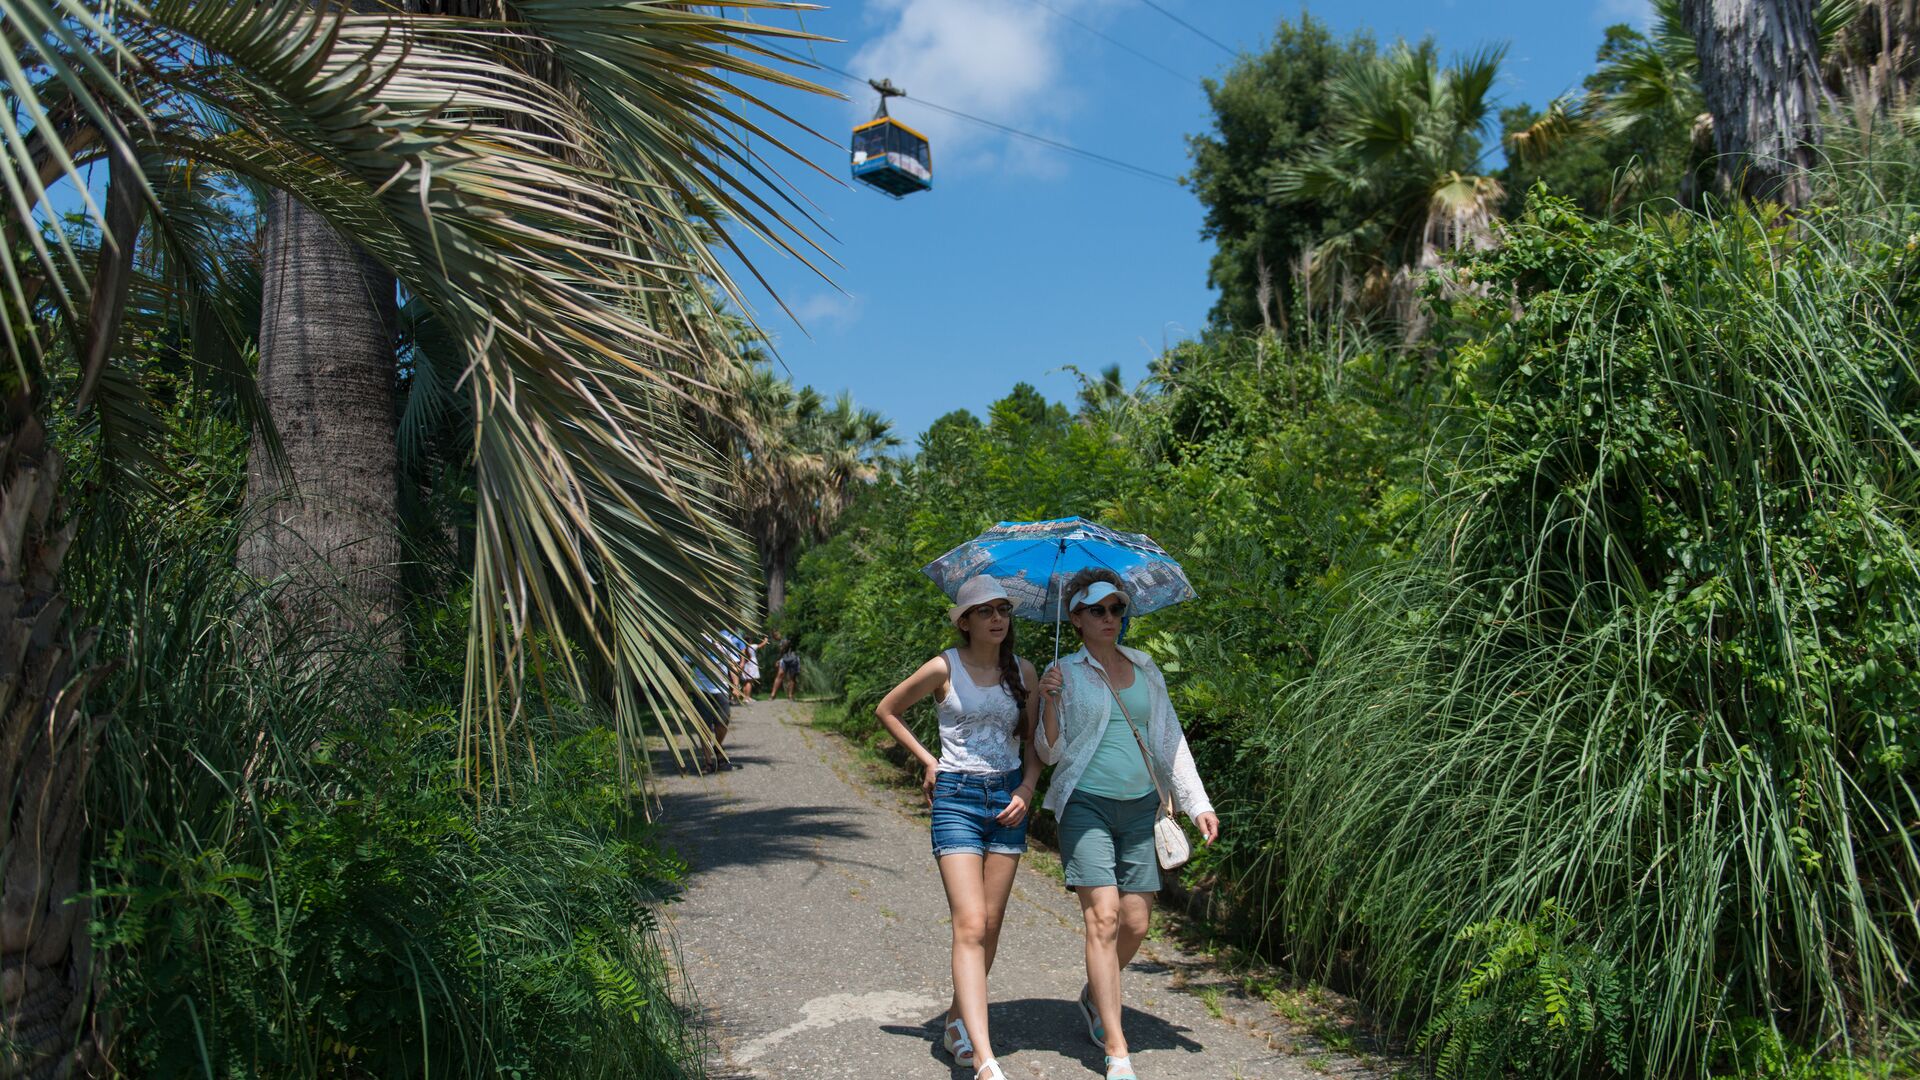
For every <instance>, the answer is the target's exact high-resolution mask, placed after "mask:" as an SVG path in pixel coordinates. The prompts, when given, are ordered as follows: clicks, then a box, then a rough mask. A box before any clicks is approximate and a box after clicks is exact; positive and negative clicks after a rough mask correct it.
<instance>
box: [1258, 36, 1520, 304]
mask: <svg viewBox="0 0 1920 1080" xmlns="http://www.w3.org/2000/svg"><path fill="white" fill-rule="evenodd" d="M1504 55H1505V50H1504V48H1492V49H1487V50H1483V51H1481V52H1479V53H1476V54H1474V55H1471V56H1467V57H1464V58H1462V59H1460V60H1457V61H1456V62H1454V63H1453V64H1451V65H1446V66H1442V64H1441V63H1440V60H1439V56H1438V53H1437V52H1436V50H1435V48H1434V45H1433V43H1432V42H1431V41H1427V42H1422V43H1421V44H1419V45H1415V46H1409V45H1405V44H1402V45H1399V46H1397V47H1396V48H1394V49H1393V50H1391V51H1389V52H1387V53H1385V54H1383V55H1381V56H1377V57H1368V58H1365V59H1361V60H1357V61H1355V62H1354V63H1352V64H1351V65H1349V66H1348V67H1347V68H1345V69H1344V70H1342V71H1341V72H1340V73H1339V74H1338V75H1337V76H1336V77H1335V79H1334V81H1333V84H1332V86H1331V87H1329V95H1328V96H1329V111H1330V114H1331V115H1330V117H1329V121H1328V125H1327V132H1326V135H1325V136H1324V137H1323V138H1322V139H1320V140H1319V141H1318V143H1317V144H1316V145H1315V146H1314V148H1313V149H1312V150H1311V151H1310V152H1309V153H1308V154H1307V156H1306V157H1305V158H1304V159H1303V160H1301V161H1298V162H1293V163H1290V164H1288V165H1287V166H1286V167H1284V168H1282V169H1281V170H1280V171H1279V172H1278V173H1276V174H1275V176H1274V178H1273V181H1272V187H1271V193H1272V195H1273V196H1274V197H1275V198H1277V199H1281V200H1286V201H1292V202H1310V201H1312V202H1332V203H1336V204H1338V203H1344V204H1346V205H1350V206H1352V207H1354V208H1355V210H1356V213H1357V214H1358V223H1357V224H1355V225H1353V226H1352V227H1351V228H1348V229H1346V230H1343V231H1341V232H1339V233H1336V234H1334V235H1332V236H1329V237H1326V238H1324V239H1322V240H1321V241H1320V242H1319V244H1318V245H1316V247H1315V248H1314V250H1313V251H1311V252H1310V253H1308V256H1307V258H1306V260H1305V264H1304V265H1303V266H1302V267H1301V268H1300V273H1301V275H1302V276H1304V277H1305V278H1306V279H1307V281H1308V282H1309V283H1311V282H1312V280H1313V279H1314V278H1322V279H1323V280H1324V279H1325V278H1328V277H1332V278H1336V279H1344V280H1345V281H1346V282H1348V283H1353V282H1357V283H1358V287H1359V289H1360V290H1361V291H1362V292H1363V293H1364V294H1366V295H1367V296H1369V297H1370V298H1372V299H1373V300H1374V301H1375V302H1378V301H1380V300H1383V299H1386V298H1387V293H1388V288H1389V286H1390V285H1391V284H1392V283H1393V282H1394V281H1395V279H1396V278H1397V279H1399V280H1401V281H1403V282H1404V281H1405V280H1406V278H1407V274H1408V272H1409V271H1412V270H1424V269H1432V268H1434V267H1436V266H1438V265H1439V264H1440V260H1441V256H1442V255H1443V254H1444V253H1445V252H1447V251H1451V250H1454V249H1456V248H1462V247H1468V246H1483V245H1486V244H1489V243H1491V242H1492V236H1493V221H1494V214H1495V210H1496V208H1497V207H1498V206H1499V205H1500V200H1501V198H1502V197H1503V195H1504V192H1502V190H1501V188H1500V184H1499V182H1498V181H1496V180H1495V179H1494V178H1493V177H1492V176H1490V175H1487V174H1486V173H1485V172H1484V171H1483V169H1482V163H1483V157H1484V143H1483V139H1484V136H1485V135H1486V134H1487V131H1488V129H1489V127H1490V125H1491V123H1492V120H1493V99H1492V91H1493V84H1494V80H1495V79H1496V78H1497V77H1498V75H1499V71H1500V62H1501V60H1502V58H1503V57H1504ZM1312 290H1313V293H1314V294H1315V295H1319V296H1326V295H1328V292H1327V287H1326V286H1323V285H1313V286H1312Z"/></svg>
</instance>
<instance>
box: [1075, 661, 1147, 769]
mask: <svg viewBox="0 0 1920 1080" xmlns="http://www.w3.org/2000/svg"><path fill="white" fill-rule="evenodd" d="M1120 700H1121V701H1124V702H1126V705H1127V712H1128V713H1129V714H1131V715H1132V716H1133V723H1134V726H1136V727H1138V728H1139V729H1140V737H1141V738H1143V739H1144V738H1146V736H1147V718H1148V716H1149V715H1150V714H1151V713H1152V710H1153V696H1152V694H1151V693H1150V692H1149V691H1148V690H1147V677H1146V675H1145V674H1144V673H1141V672H1138V671H1136V672H1135V673H1134V676H1133V685H1132V686H1129V687H1127V688H1126V689H1125V690H1122V691H1120ZM1109 701H1111V699H1109ZM1110 711H1111V713H1112V715H1110V716H1109V717H1108V718H1107V730H1106V733H1105V734H1103V735H1101V736H1100V745H1099V746H1098V747H1096V748H1095V749H1094V751H1093V757H1092V758H1091V759H1090V760H1088V762H1087V767H1086V770H1085V771H1084V772H1082V773H1081V774H1080V780H1079V782H1078V783H1076V784H1075V785H1074V786H1073V790H1074V794H1076V795H1077V794H1079V793H1080V792H1082V791H1084V792H1086V793H1087V794H1089V795H1098V796H1100V797H1102V798H1106V799H1138V798H1140V797H1141V796H1143V795H1151V794H1153V790H1154V788H1153V774H1152V773H1150V772H1148V771H1147V763H1146V761H1145V760H1144V759H1143V758H1141V756H1140V744H1139V743H1137V742H1134V741H1133V732H1132V731H1129V730H1128V729H1127V718H1126V716H1124V715H1122V714H1121V712H1120V706H1118V705H1114V706H1112V708H1111V710H1110Z"/></svg>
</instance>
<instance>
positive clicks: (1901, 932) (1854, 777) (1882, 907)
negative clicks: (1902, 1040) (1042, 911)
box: [1263, 193, 1920, 1075]
mask: <svg viewBox="0 0 1920 1080" xmlns="http://www.w3.org/2000/svg"><path fill="white" fill-rule="evenodd" d="M1917 220H1920V219H1917V218H1916V217H1915V215H1914V214H1913V212H1912V211H1910V210H1909V209H1907V208H1905V207H1900V206H1890V207H1882V208H1880V209H1879V210H1878V211H1876V212H1873V213H1870V214H1858V215H1846V216H1840V215H1829V216H1824V217H1822V216H1815V217H1813V218H1811V219H1810V220H1807V221H1804V222H1801V223H1799V224H1797V225H1795V226H1792V227H1790V228H1785V227H1769V226H1767V225H1766V224H1764V223H1763V222H1762V221H1761V220H1759V219H1757V218H1755V217H1753V216H1751V215H1749V214H1746V213H1732V214H1729V215H1728V216H1726V217H1724V218H1720V219H1717V220H1710V219H1705V218H1699V217H1693V216H1679V217H1674V218H1669V219H1660V218H1652V219H1647V220H1644V221H1641V222H1638V223H1628V224H1619V225H1613V224H1601V223H1596V222H1593V221H1591V220H1589V219H1587V218H1585V217H1583V216H1582V215H1580V214H1578V213H1577V212H1575V211H1574V209H1573V208H1572V206H1571V205H1570V204H1569V203H1567V202H1565V201H1562V200H1560V199H1557V198H1554V197H1551V196H1547V195H1545V194H1544V193H1540V194H1537V195H1536V197H1535V199H1534V200H1533V201H1532V203H1531V204H1530V209H1529V212H1528V214H1527V216H1526V217H1524V218H1523V219H1522V220H1520V221H1518V222H1516V223H1513V224H1512V225H1511V226H1510V227H1509V228H1508V229H1507V231H1506V234H1505V237H1504V243H1503V246H1502V247H1501V248H1500V249H1499V250H1498V251H1495V252H1490V253H1486V254H1483V255H1480V256H1477V257H1475V258H1473V259H1471V260H1469V261H1468V262H1467V264H1466V271H1467V272H1468V273H1470V274H1471V276H1472V278H1473V280H1475V281H1477V282H1478V283H1479V284H1480V286H1481V287H1482V289H1483V290H1484V293H1483V294H1482V295H1479V296H1473V295H1460V296H1455V297H1453V298H1452V299H1440V298H1435V299H1434V300H1433V301H1432V302H1433V304H1434V306H1435V308H1436V310H1437V311H1438V313H1439V314H1440V315H1441V316H1442V317H1443V325H1444V326H1445V330H1444V331H1443V332H1444V333H1446V334H1448V335H1450V338H1449V346H1450V347H1449V348H1448V350H1447V356H1448V360H1449V362H1450V365H1451V370H1452V372H1453V377H1454V379H1455V383H1456V405H1457V415H1456V423H1457V425H1458V426H1457V427H1456V428H1455V429H1454V430H1455V432H1456V433H1457V439H1456V441H1455V442H1453V443H1452V444H1451V445H1450V447H1449V451H1448V452H1449V455H1450V456H1449V457H1448V458H1447V459H1446V471H1445V474H1444V476H1443V477H1442V479H1441V490H1440V491H1439V493H1438V495H1437V497H1436V498H1435V499H1434V501H1433V503H1432V505H1431V507H1430V508H1429V509H1428V510H1427V512H1426V520H1427V522H1428V526H1427V529H1426V532H1425V538H1424V540H1423V541H1422V543H1421V544H1420V545H1419V554H1418V556H1417V557H1415V558H1412V559H1409V560H1406V561H1404V562H1402V563H1399V564H1395V565H1393V566H1390V567H1388V568H1385V569H1383V570H1382V571H1381V572H1380V573H1377V574H1375V575H1373V576H1372V577H1371V579H1370V580H1368V581H1366V582H1365V583H1364V584H1363V585H1362V586H1361V587H1360V588H1359V589H1358V593H1357V596H1356V598H1355V600H1354V602H1353V603H1352V604H1351V605H1350V606H1349V607H1348V608H1347V609H1346V613H1345V615H1344V616H1343V617H1342V619H1341V621H1340V623H1339V624H1338V626H1337V628H1336V630H1335V632H1334V634H1333V636H1332V638H1331V639H1330V643H1329V647H1328V650H1327V652H1326V654H1325V655H1324V656H1323V657H1322V660H1321V663H1320V664H1319V666H1318V668H1317V669H1316V671H1315V673H1314V676H1313V678H1312V679H1310V680H1308V681H1307V682H1306V683H1304V684H1303V685H1302V686H1300V687H1299V688H1298V690H1297V692H1296V693H1295V694H1293V695H1292V696H1291V698H1290V700H1289V705H1288V709H1287V711H1286V712H1285V713H1284V714H1283V717H1282V718H1281V719H1279V720H1277V721H1276V729H1275V734H1276V741H1275V743H1274V745H1275V747H1276V750H1275V752H1274V753H1273V754H1272V755H1271V756H1270V757H1269V759H1268V765H1269V767H1270V768H1271V769H1272V770H1273V771H1274V774H1275V776H1276V780H1275V796H1274V797H1273V799H1272V800H1271V801H1270V802H1269V803H1268V805H1267V809H1266V813H1265V815H1264V819H1263V820H1264V822H1265V825H1266V827H1267V828H1268V829H1269V830H1270V835H1271V837H1272V842H1273V849H1272V854H1271V857H1272V860H1273V862H1272V865H1271V867H1270V871H1269V872H1270V874H1271V878H1272V880H1274V881H1276V882H1281V883H1283V885H1282V887H1281V888H1280V890H1279V891H1278V892H1277V893H1276V894H1275V904H1274V909H1273V911H1272V916H1273V918H1274V920H1275V921H1276V922H1278V923H1279V924H1280V925H1283V926H1285V927H1286V932H1287V934H1288V939H1289V942H1290V945H1291V947H1292V948H1293V949H1294V950H1295V954H1296V955H1297V956H1298V957H1300V958H1301V959H1302V960H1304V961H1305V962H1307V963H1308V964H1310V965H1323V966H1324V965H1331V964H1333V963H1334V962H1335V960H1336V958H1351V957H1353V956H1357V957H1359V958H1360V961H1361V966H1362V969H1363V971H1364V973H1365V980H1366V987H1367V989H1368V991H1369V992H1370V994H1371V995H1373V996H1374V997H1375V999H1376V1000H1378V1001H1381V1002H1383V1003H1385V1004H1387V1005H1389V1006H1391V1007H1393V1008H1395V1009H1397V1010H1399V1011H1400V1012H1401V1013H1402V1015H1407V1016H1412V1017H1418V1016H1422V1015H1426V1014H1428V1013H1430V1011H1431V1010H1432V1009H1433V1008H1434V1007H1435V1003H1436V1002H1438V1003H1446V1004H1445V1005H1444V1008H1443V1011H1442V1013H1441V1015H1442V1017H1443V1020H1442V1021H1441V1023H1442V1027H1443V1028H1449V1027H1450V1028H1451V1029H1452V1030H1454V1031H1455V1032H1458V1031H1459V1027H1458V1025H1457V1024H1453V1023H1452V1022H1451V1020H1450V1019H1448V1018H1449V1017H1450V1016H1452V1017H1457V1016H1458V1015H1459V1010H1460V1009H1462V1008H1463V1007H1464V1003H1465V1002H1466V1001H1467V1000H1468V999H1471V998H1472V997H1473V995H1472V994H1471V993H1468V992H1467V988H1469V987H1471V986H1473V985H1474V983H1475V979H1476V975H1475V965H1476V964H1478V963H1481V962H1482V960H1483V957H1482V954H1481V951H1480V950H1481V943H1480V940H1479V938H1480V935H1474V934H1463V933H1462V931H1463V930H1464V929H1466V928H1468V927H1476V926H1478V927H1490V926H1491V927H1506V926H1511V925H1513V924H1514V923H1515V921H1516V920H1520V921H1524V920H1528V919H1531V918H1533V917H1534V916H1535V915H1536V913H1538V912H1539V911H1541V910H1542V907H1543V905H1545V904H1547V903H1548V902H1549V901H1551V902H1553V903H1554V904H1555V905H1556V906H1555V909H1554V910H1556V911H1559V912H1563V913H1564V914H1565V916H1566V917H1567V918H1568V919H1570V920H1571V922H1570V923H1568V924H1567V926H1566V929H1565V931H1564V933H1562V934H1561V937H1562V939H1563V947H1564V948H1566V949H1578V950H1583V951H1590V956H1591V964H1592V965H1594V966H1595V967H1596V970H1605V969H1609V968H1610V969H1612V970H1615V971H1617V972H1618V973H1619V975H1620V977H1623V978H1625V979H1626V980H1627V982H1628V985H1631V986H1633V987H1635V988H1636V989H1637V991H1638V992H1637V993H1635V994H1634V995H1632V996H1631V997H1629V999H1628V1002H1629V1008H1628V1013H1627V1021H1626V1022H1627V1025H1628V1030H1629V1032H1630V1035H1631V1037H1630V1039H1629V1046H1630V1050H1631V1057H1630V1065H1629V1067H1628V1068H1626V1069H1625V1070H1622V1071H1625V1072H1627V1073H1630V1074H1632V1075H1665V1074H1668V1073H1673V1072H1681V1071H1691V1070H1695V1069H1699V1068H1703V1067H1705V1066H1706V1065H1707V1064H1708V1059H1709V1054H1710V1053H1711V1052H1712V1050H1713V1048H1714V1047H1715V1046H1716V1045H1718V1044H1720V1043H1723V1042H1724V1040H1725V1039H1726V1037H1727V1035H1728V1033H1730V1032H1734V1031H1739V1030H1747V1029H1750V1028H1751V1027H1752V1025H1754V1024H1758V1025H1759V1026H1760V1027H1762V1028H1764V1029H1766V1030H1768V1031H1769V1032H1772V1033H1774V1034H1775V1036H1776V1037H1777V1038H1780V1039H1783V1040H1785V1042H1786V1043H1788V1044H1796V1045H1806V1046H1815V1045H1819V1046H1827V1047H1830V1048H1841V1049H1843V1050H1847V1051H1850V1052H1852V1053H1856V1054H1868V1053H1873V1052H1876V1051H1880V1050H1882V1049H1883V1046H1884V1044H1883V1041H1882V1040H1883V1037H1884V1035H1885V1033H1886V1031H1887V1030H1888V1024H1889V1023H1890V1022H1891V1021H1892V1020H1894V1019H1895V1018H1897V1017H1899V1016H1902V1015H1904V1016H1909V1017H1910V1016H1911V1015H1912V1014H1913V1005H1914V998H1913V994H1912V974H1913V973H1912V971H1911V970H1910V965H1911V961H1912V958H1913V957H1914V956H1917V955H1920V937H1917V936H1916V922H1915V919H1914V913H1913V908H1912V898H1913V897H1914V896H1915V895H1920V856H1916V854H1915V851H1914V848H1913V846H1912V844H1911V837H1912V833H1913V829H1914V827H1915V824H1914V823H1915V821H1916V815H1917V813H1920V801H1917V800H1916V797H1915V795H1914V791H1915V786H1914V784H1915V780H1916V768H1917V767H1920V757H1917V756H1916V753H1917V751H1920V741H1917V740H1920V721H1917V720H1916V718H1917V717H1920V688H1917V687H1916V684H1915V682H1914V679H1913V672H1914V671H1915V666H1916V663H1920V607H1916V605H1917V604H1920V550H1916V537H1917V536H1920V510H1916V501H1915V495H1916V492H1920V452H1917V451H1916V450H1915V446H1916V436H1920V413H1917V412H1916V405H1920V394H1917V389H1920V382H1917V381H1916V372H1915V368H1914V365H1913V358H1912V352H1911V346H1910V344H1909V342H1910V341H1911V333H1912V325H1913V323H1912V320H1913V317H1914V315H1915V312H1916V294H1915V291H1914V279H1913V276H1912V267H1913V259H1914V254H1913V252H1914V241H1913V240H1912V239H1911V236H1912V232H1913V228H1914V225H1915V223H1916V221H1917ZM1609 1030H1610V1028H1609V1027H1608V1026H1606V1025H1596V1026H1593V1027H1591V1028H1590V1029H1586V1030H1578V1029H1573V1030H1567V1031H1565V1032H1564V1034H1565V1036H1566V1038H1565V1039H1564V1040H1563V1041H1562V1042H1561V1043H1560V1044H1559V1045H1558V1046H1557V1047H1556V1048H1555V1052H1553V1053H1551V1054H1548V1055H1545V1056H1544V1057H1533V1058H1531V1059H1530V1064H1529V1066H1528V1070H1527V1071H1528V1072H1529V1073H1530V1074H1538V1075H1553V1074H1571V1073H1575V1072H1579V1071H1581V1070H1583V1069H1587V1068H1600V1067H1604V1066H1606V1065H1608V1064H1609V1063H1612V1064H1616V1065H1617V1064H1618V1062H1617V1061H1616V1060H1615V1055H1614V1052H1613V1050H1612V1047H1611V1045H1610V1044H1609V1043H1608V1041H1607V1039H1608V1038H1610V1036H1608V1035H1607V1033H1608V1031H1609ZM1462 1052H1465V1051H1462Z"/></svg>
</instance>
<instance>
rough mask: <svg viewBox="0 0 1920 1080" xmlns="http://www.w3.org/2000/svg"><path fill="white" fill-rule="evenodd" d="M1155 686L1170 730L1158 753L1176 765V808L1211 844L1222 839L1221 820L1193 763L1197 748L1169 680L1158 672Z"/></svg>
mask: <svg viewBox="0 0 1920 1080" xmlns="http://www.w3.org/2000/svg"><path fill="white" fill-rule="evenodd" d="M1152 670H1153V675H1152V686H1153V691H1154V693H1155V694H1158V695H1159V697H1160V701H1159V702H1158V705H1159V706H1160V707H1162V708H1165V709H1166V710H1167V723H1166V727H1165V729H1164V730H1163V732H1162V733H1161V735H1160V736H1159V738H1158V739H1156V740H1155V741H1156V742H1158V743H1161V744H1162V745H1161V746H1156V747H1155V750H1157V751H1160V752H1161V753H1163V754H1164V755H1165V760H1167V761H1169V762H1171V763H1172V765H1171V767H1170V768H1169V769H1168V772H1169V773H1171V774H1172V775H1171V776H1169V777H1168V780H1169V782H1171V783H1172V784H1173V802H1174V805H1175V806H1176V807H1177V808H1178V809H1180V810H1181V811H1182V812H1183V813H1185V814H1186V815H1187V817H1188V818H1190V819H1191V820H1192V821H1193V823H1194V825H1195V826H1197V827H1198V828H1199V829H1200V835H1201V837H1202V838H1204V839H1205V840H1206V842H1207V843H1209V844H1211V843H1213V842H1214V840H1215V839H1217V838H1218V837H1219V835H1220V817H1219V815H1217V814H1215V813H1214V812H1213V802H1212V800H1210V799H1208V798H1207V786H1206V785H1205V784H1203V783H1201V782H1200V769H1199V768H1198V766H1196V765H1195V764H1194V761H1193V748H1192V747H1190V746H1188V745H1187V733H1186V731H1185V729H1183V728H1182V727H1181V726H1180V717H1179V714H1177V713H1176V712H1174V709H1173V697H1172V695H1170V694H1168V693H1167V680H1166V676H1164V675H1162V674H1160V670H1159V668H1157V667H1156V668H1154V669H1152Z"/></svg>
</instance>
